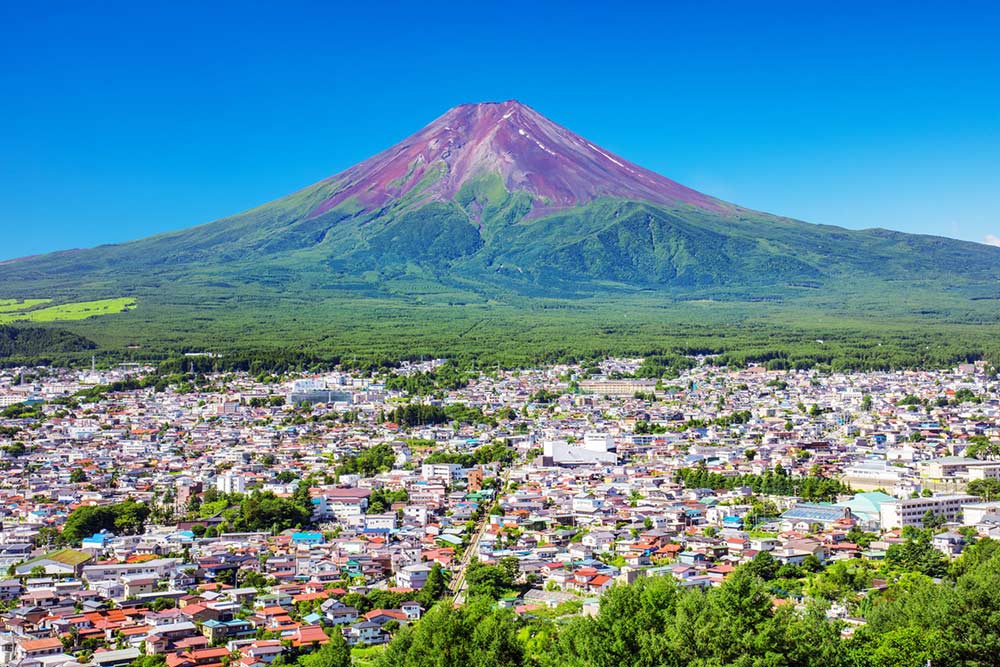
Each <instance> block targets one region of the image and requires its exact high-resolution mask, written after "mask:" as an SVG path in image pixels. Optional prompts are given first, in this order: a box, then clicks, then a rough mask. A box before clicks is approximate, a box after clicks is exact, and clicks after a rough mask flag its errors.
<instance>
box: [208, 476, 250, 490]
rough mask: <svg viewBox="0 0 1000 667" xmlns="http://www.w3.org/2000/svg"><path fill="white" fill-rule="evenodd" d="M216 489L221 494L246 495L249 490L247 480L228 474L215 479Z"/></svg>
mask: <svg viewBox="0 0 1000 667" xmlns="http://www.w3.org/2000/svg"><path fill="white" fill-rule="evenodd" d="M215 488H216V489H218V491H219V493H244V492H245V491H246V488H247V480H246V478H244V477H243V476H242V475H234V474H232V473H226V474H225V475H219V476H218V477H217V478H216V479H215Z"/></svg>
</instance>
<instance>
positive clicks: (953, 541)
mask: <svg viewBox="0 0 1000 667" xmlns="http://www.w3.org/2000/svg"><path fill="white" fill-rule="evenodd" d="M931 544H932V545H933V547H934V548H935V549H937V550H938V551H940V552H941V553H943V554H944V555H945V556H948V557H949V558H954V557H955V556H958V555H959V554H961V553H962V548H963V547H964V546H965V538H964V537H963V536H962V535H960V534H959V533H956V532H954V531H951V530H949V531H947V532H945V533H939V534H937V535H935V536H934V538H933V539H932V540H931Z"/></svg>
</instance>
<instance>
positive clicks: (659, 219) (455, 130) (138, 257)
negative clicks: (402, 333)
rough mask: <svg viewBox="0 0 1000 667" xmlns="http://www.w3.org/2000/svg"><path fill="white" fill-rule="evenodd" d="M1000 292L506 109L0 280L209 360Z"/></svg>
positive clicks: (18, 294)
mask: <svg viewBox="0 0 1000 667" xmlns="http://www.w3.org/2000/svg"><path fill="white" fill-rule="evenodd" d="M998 277H1000V248H995V247H991V246H986V245H981V244H976V243H969V242H964V241H957V240H953V239H948V238H942V237H934V236H923V235H914V234H903V233H899V232H893V231H888V230H884V229H870V230H861V231H855V230H847V229H842V228H838V227H831V226H821V225H813V224H808V223H805V222H800V221H797V220H792V219H789V218H782V217H779V216H775V215H770V214H767V213H761V212H757V211H752V210H749V209H745V208H742V207H740V206H737V205H734V204H730V203H727V202H723V201H721V200H718V199H716V198H714V197H711V196H708V195H705V194H702V193H700V192H697V191H695V190H692V189H690V188H687V187H685V186H683V185H681V184H679V183H676V182H674V181H671V180H669V179H667V178H665V177H663V176H660V175H658V174H656V173H653V172H651V171H649V170H647V169H644V168H642V167H640V166H638V165H635V164H632V163H631V162H629V161H628V160H626V159H624V158H622V157H619V156H617V155H614V154H613V153H611V152H610V151H607V150H605V149H603V148H600V147H598V146H597V145H595V144H593V143H592V142H590V141H588V140H586V139H584V138H582V137H580V136H578V135H576V134H574V133H573V132H571V131H569V130H567V129H565V128H563V127H561V126H559V125H557V124H555V123H553V122H552V121H550V120H548V119H547V118H545V117H543V116H541V115H540V114H538V113H537V112H535V111H534V110H532V109H531V108H529V107H527V106H525V105H523V104H520V103H518V102H516V101H508V102H503V103H485V104H468V105H462V106H459V107H456V108H454V109H452V110H450V111H448V112H447V113H446V114H444V115H443V116H441V117H440V118H438V119H437V120H435V121H434V122H432V123H431V124H429V125H428V126H426V127H425V128H424V129H422V130H420V131H419V132H417V133H416V134H414V135H412V136H411V137H409V138H407V139H405V140H404V141H402V142H400V143H399V144H396V145H395V146H393V147H391V148H389V149H387V150H385V151H383V152H381V153H379V154H377V155H375V156H374V157H372V158H370V159H368V160H366V161H364V162H362V163H360V164H358V165H356V166H354V167H352V168H350V169H348V170H346V171H344V172H341V173H340V174H337V175H335V176H332V177H330V178H327V179H325V180H323V181H320V182H318V183H316V184H314V185H312V186H309V187H307V188H305V189H303V190H300V191H299V192H296V193H294V194H291V195H289V196H287V197H285V198H282V199H279V200H277V201H274V202H271V203H269V204H265V205H263V206H261V207H259V208H256V209H253V210H250V211H247V212H245V213H241V214H239V215H235V216H232V217H228V218H224V219H222V220H218V221H216V222H212V223H209V224H205V225H200V226H197V227H191V228H188V229H184V230H181V231H177V232H171V233H167V234H161V235H158V236H153V237H149V238H145V239H140V240H137V241H131V242H128V243H123V244H119V245H107V246H100V247H97V248H92V249H88V250H71V251H65V252H58V253H52V254H49V255H41V256H34V257H30V258H24V259H20V260H13V261H9V262H5V263H2V264H0V298H37V297H44V298H56V299H57V300H58V299H63V300H65V299H81V298H95V299H96V298H112V297H135V298H137V299H138V307H137V309H136V310H135V311H133V312H130V313H128V314H125V315H115V316H109V318H108V321H109V322H132V323H135V322H137V321H140V322H147V323H149V324H150V325H151V328H150V329H149V330H150V331H151V330H152V329H157V330H158V331H161V332H163V331H166V330H168V329H170V328H171V326H173V327H174V335H173V336H172V337H171V340H172V343H173V344H176V345H179V346H183V345H184V344H185V335H186V334H185V333H184V332H186V331H194V330H198V331H201V332H202V334H203V335H202V337H201V339H199V340H198V344H201V341H202V340H205V339H206V336H207V335H208V332H209V331H210V330H211V328H212V326H213V324H212V323H219V322H227V323H228V324H229V330H234V331H238V330H240V327H241V326H244V325H245V326H246V327H248V329H246V330H248V331H250V330H253V329H254V327H255V326H256V327H260V326H265V325H266V326H268V327H270V329H271V330H272V331H280V330H284V329H287V328H289V325H288V322H289V320H290V316H291V313H290V310H289V309H291V310H292V311H294V312H295V313H298V314H299V315H301V316H302V318H301V321H300V322H299V324H298V325H297V326H294V327H290V328H291V329H293V330H295V331H296V333H302V334H315V335H316V336H322V335H323V327H322V323H323V322H324V321H335V320H336V319H337V318H338V317H340V316H342V315H343V313H344V312H345V309H346V310H352V309H353V307H354V305H359V306H360V305H362V304H363V303H364V301H363V300H365V299H367V300H376V301H377V302H378V303H380V304H382V306H383V307H388V306H389V305H391V308H392V309H393V312H394V313H396V314H397V315H398V313H399V312H401V311H408V312H410V309H412V308H413V307H414V306H420V305H421V304H424V305H427V304H435V305H438V306H448V305H454V304H470V303H478V304H494V305H500V306H503V305H507V306H510V307H512V308H515V309H517V308H525V307H530V308H550V307H555V306H556V305H558V307H559V308H566V307H570V306H572V304H573V303H574V302H580V301H586V300H592V299H598V300H601V299H612V300H613V301H614V302H615V303H619V304H621V303H626V302H628V301H629V300H633V299H638V300H639V301H641V303H642V304H643V306H644V307H649V308H654V309H655V308H679V307H682V306H683V305H684V304H685V303H689V302H691V303H694V302H698V303H706V302H711V303H728V304H752V303H759V302H779V303H782V304H785V305H787V306H790V307H795V308H798V307H799V306H801V308H802V309H805V310H809V309H812V310H813V311H814V312H821V313H822V312H830V311H829V307H830V306H831V305H832V306H833V307H835V308H843V309H844V312H847V313H850V314H851V315H863V316H867V315H876V314H877V313H878V312H879V311H880V310H888V311H890V312H892V313H897V314H898V313H904V314H912V315H915V316H921V315H924V316H927V315H930V316H936V317H939V318H943V319H948V318H951V317H952V316H953V315H955V316H956V317H957V318H958V319H961V320H963V321H964V320H968V321H981V320H983V319H985V320H989V319H990V318H991V317H995V315H996V312H995V305H994V303H995V301H996V299H997V298H998V290H997V285H998V283H997V278H998ZM550 300H557V301H559V302H560V304H553V303H550ZM365 307H366V308H367V306H365ZM196 311H198V312H197V317H192V316H191V314H192V313H195V312H196ZM599 311H600V308H599V307H598V308H596V310H595V311H594V312H595V313H596V314H597V316H599ZM956 313H957V315H956ZM410 314H411V315H412V316H413V317H415V318H417V319H419V318H420V317H422V316H421V315H420V314H419V313H417V312H416V311H412V312H410ZM435 316H436V317H437V315H435ZM449 317H450V316H449ZM363 319H364V314H363V313H361V314H358V313H355V314H353V315H352V317H351V321H352V322H354V323H355V324H359V323H360V321H361V320H363ZM234 321H239V322H241V325H240V326H236V325H234V324H233V322H234ZM171 322H173V325H172V324H171ZM198 322H201V323H203V324H202V325H198V324H197V323H198ZM87 326H92V325H87ZM107 326H111V325H110V324H108V325H107ZM163 338H164V335H160V334H157V336H148V335H147V336H145V340H147V341H151V340H152V339H157V340H159V339H163ZM131 339H136V340H139V339H144V334H143V333H142V331H132V332H125V331H122V330H121V329H119V330H118V332H117V334H116V341H117V343H116V344H124V343H126V342H129V341H130V340H131Z"/></svg>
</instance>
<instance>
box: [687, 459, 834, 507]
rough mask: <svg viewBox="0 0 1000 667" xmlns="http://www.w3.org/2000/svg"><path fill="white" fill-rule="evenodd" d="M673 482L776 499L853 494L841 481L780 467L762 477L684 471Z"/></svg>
mask: <svg viewBox="0 0 1000 667" xmlns="http://www.w3.org/2000/svg"><path fill="white" fill-rule="evenodd" d="M674 481H676V482H679V483H681V484H683V485H684V488H687V489H735V488H737V487H740V486H748V487H750V488H751V489H752V490H753V492H754V493H759V494H763V495H775V496H801V497H802V498H804V499H805V500H810V501H830V500H835V499H836V498H837V496H838V495H839V494H842V493H850V487H848V486H845V485H844V484H843V483H841V482H840V481H838V480H835V479H829V478H827V477H820V476H816V475H808V476H806V477H796V476H793V475H789V474H788V473H787V472H786V471H785V469H784V468H782V467H781V466H780V465H779V466H775V468H774V469H773V470H768V471H767V472H765V473H764V474H762V475H752V474H745V475H732V476H730V475H723V474H721V473H717V472H711V471H709V470H708V469H706V467H705V466H704V465H699V466H696V467H694V468H682V469H680V470H678V471H677V472H676V473H674Z"/></svg>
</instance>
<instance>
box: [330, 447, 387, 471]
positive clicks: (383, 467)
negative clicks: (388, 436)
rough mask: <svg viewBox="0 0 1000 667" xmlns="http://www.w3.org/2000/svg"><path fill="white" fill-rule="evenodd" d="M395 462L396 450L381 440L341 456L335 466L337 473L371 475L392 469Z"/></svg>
mask: <svg viewBox="0 0 1000 667" xmlns="http://www.w3.org/2000/svg"><path fill="white" fill-rule="evenodd" d="M395 463H396V452H394V451H393V450H392V446H391V445H389V444H388V443H384V442H383V443H381V444H378V445H375V446H374V447H369V448H368V449H364V450H361V451H360V452H358V453H357V454H353V455H350V456H347V457H345V458H343V459H342V460H341V462H340V465H339V466H337V474H338V475H361V476H362V477H372V476H374V475H377V474H379V473H380V472H387V471H389V470H392V467H393V466H394V465H395Z"/></svg>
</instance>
